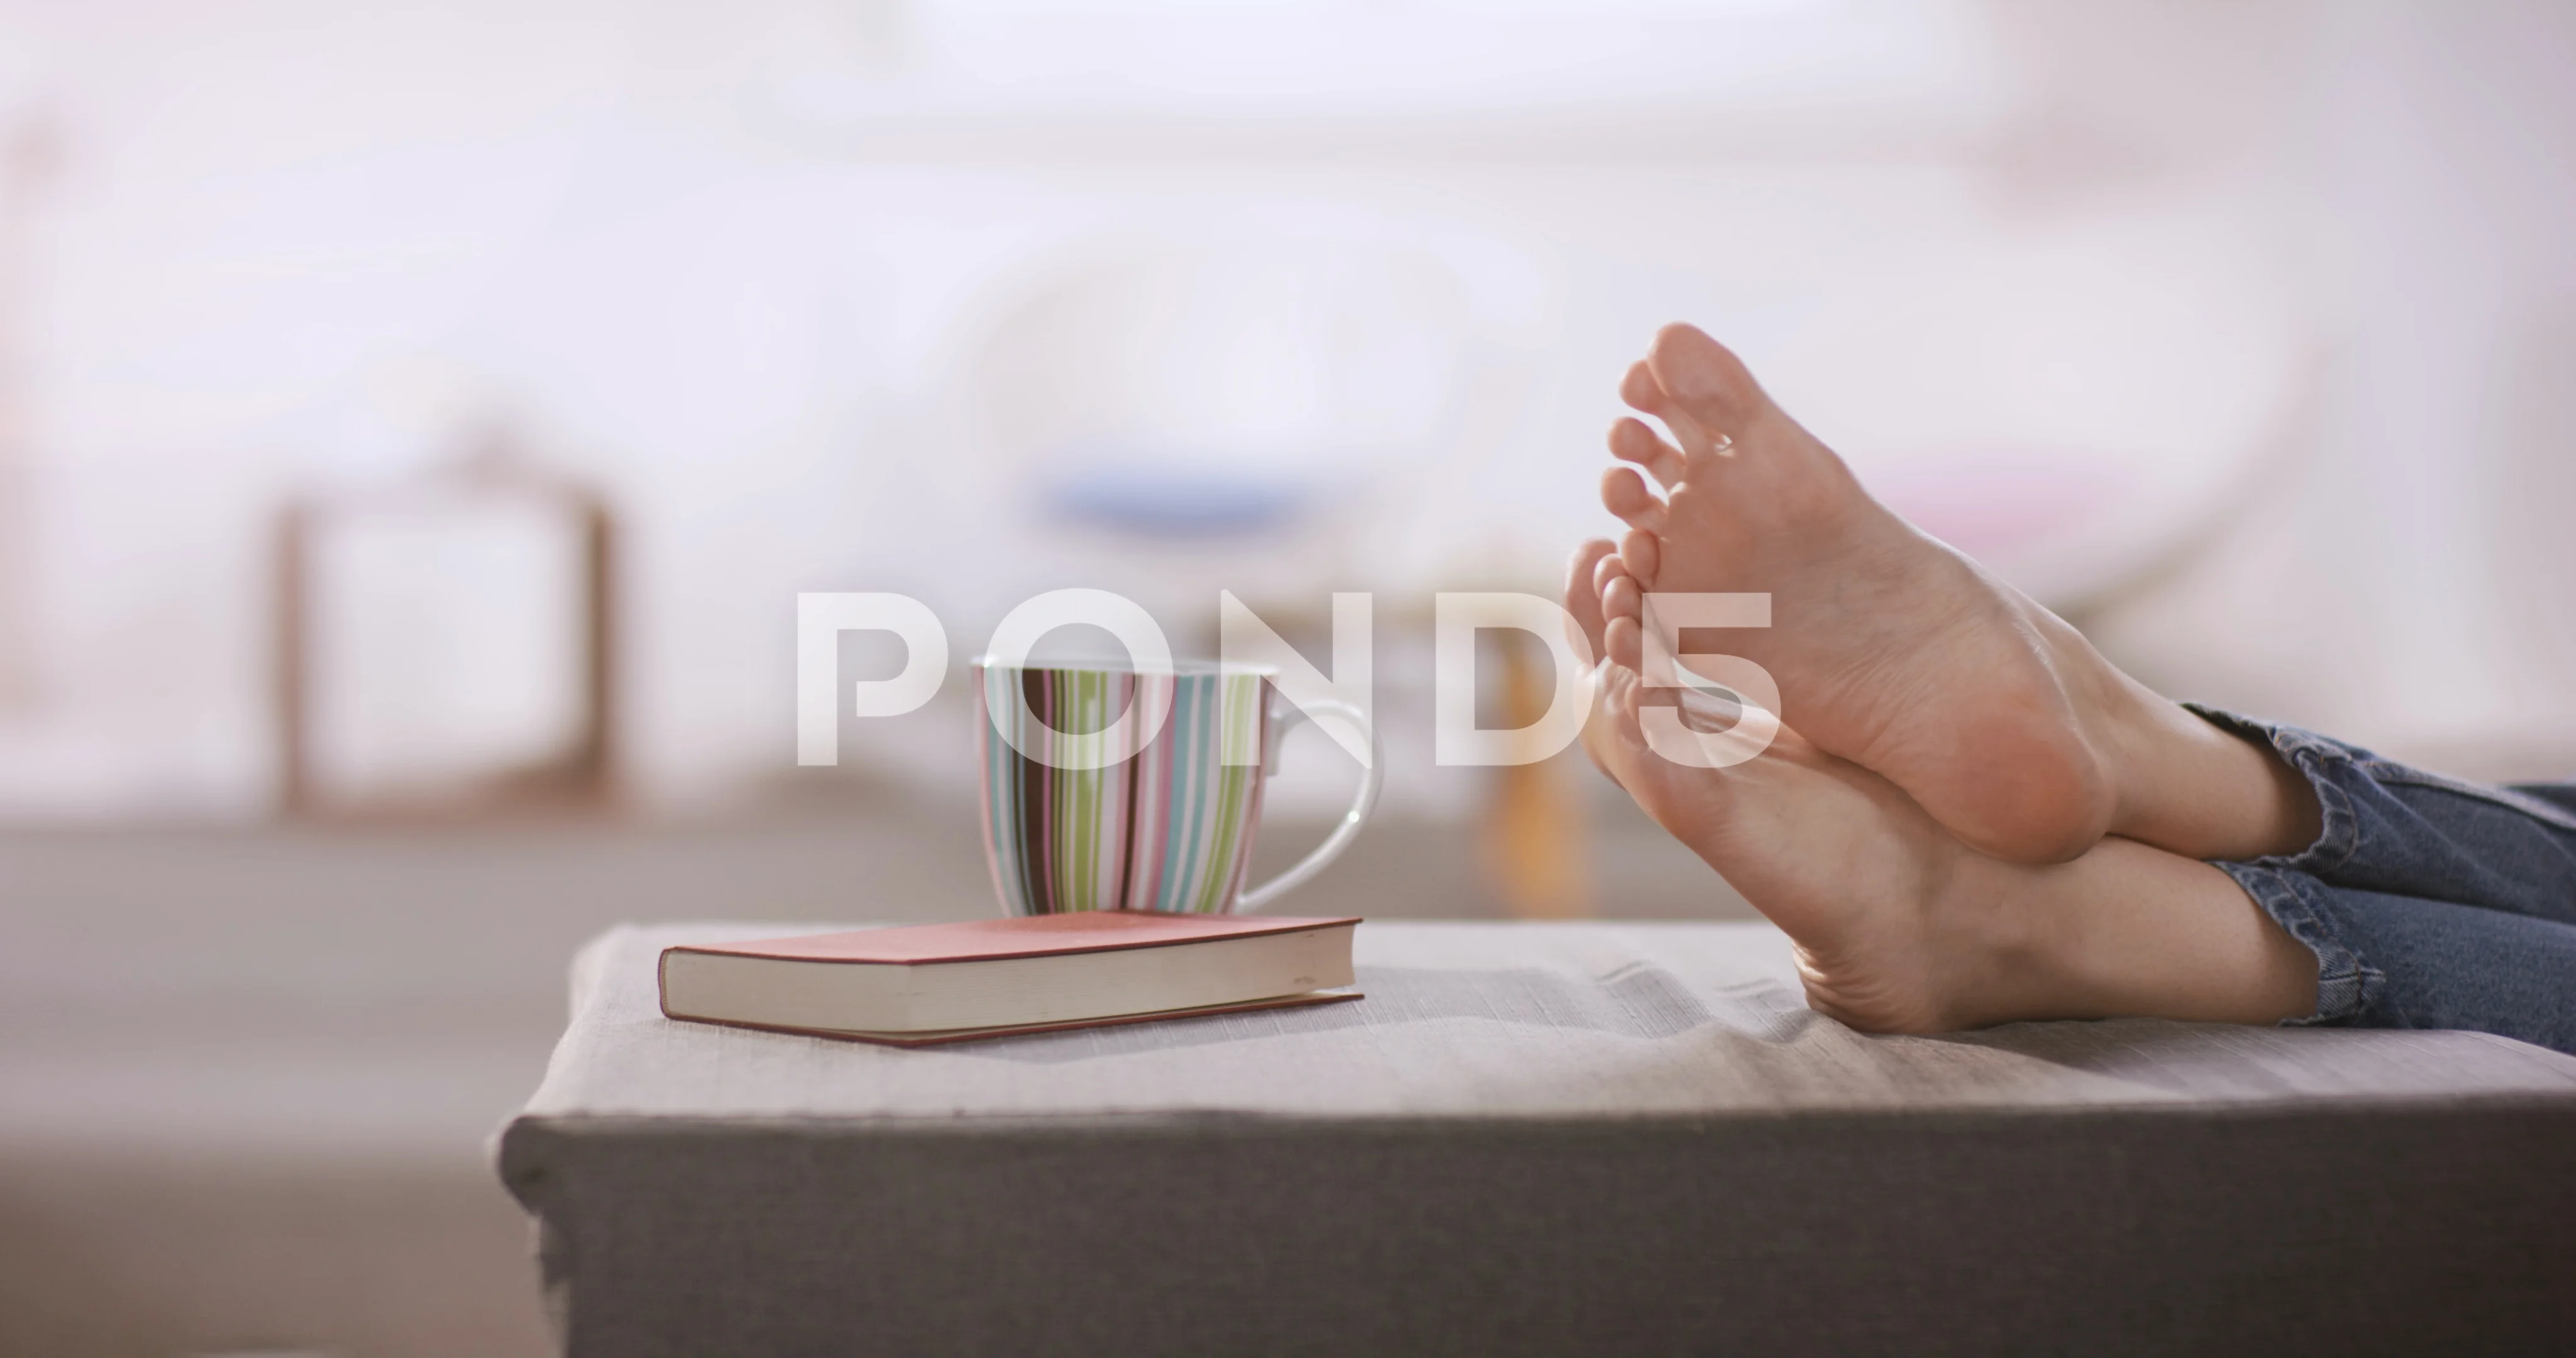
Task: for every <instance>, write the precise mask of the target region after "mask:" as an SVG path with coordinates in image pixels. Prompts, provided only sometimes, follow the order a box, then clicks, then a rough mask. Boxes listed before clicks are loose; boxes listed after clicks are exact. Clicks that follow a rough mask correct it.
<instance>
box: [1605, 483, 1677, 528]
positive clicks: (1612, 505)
mask: <svg viewBox="0 0 2576 1358" xmlns="http://www.w3.org/2000/svg"><path fill="white" fill-rule="evenodd" d="M1601 507H1602V508H1604V509H1607V510H1609V511H1610V512H1611V513H1613V514H1616V515H1618V516H1619V519H1620V521H1621V522H1623V523H1625V524H1627V525H1628V526H1629V527H1630V528H1635V529H1643V530H1644V531H1646V532H1649V533H1652V532H1656V531H1658V530H1660V529H1662V528H1663V526H1664V502H1663V501H1662V500H1660V499H1657V498H1656V497H1655V493H1654V492H1653V491H1651V490H1648V489H1646V482H1645V478H1643V477H1641V476H1639V475H1637V473H1636V469H1634V468H1632V467H1612V468H1611V469H1610V470H1609V471H1607V472H1604V473H1602V476H1601Z"/></svg>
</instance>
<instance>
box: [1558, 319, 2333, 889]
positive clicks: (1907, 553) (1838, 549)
mask: <svg viewBox="0 0 2576 1358" xmlns="http://www.w3.org/2000/svg"><path fill="white" fill-rule="evenodd" d="M1621 395H1622V396H1623V397H1624V398H1625V399H1626V400H1627V402H1628V403H1629V404H1630V405H1631V406H1634V407H1635V408H1636V409H1637V410H1639V411H1641V412H1643V413H1645V414H1648V415H1652V416H1654V417H1656V418H1658V419H1660V420H1662V421H1663V423H1664V425H1665V427H1666V428H1667V429H1669V430H1670V431H1671V432H1672V434H1673V437H1674V438H1675V439H1676V440H1678V443H1679V446H1678V447H1676V446H1675V445H1674V444H1673V443H1668V442H1666V441H1665V440H1664V439H1663V438H1661V437H1659V436H1658V435H1657V434H1656V433H1655V432H1654V430H1653V429H1651V428H1649V427H1648V426H1647V425H1646V424H1645V423H1644V422H1643V421H1640V420H1637V419H1633V418H1630V419H1622V420H1621V421H1620V422H1619V423H1618V424H1617V425H1616V426H1614V427H1613V428H1612V430H1611V433H1610V448H1611V451H1612V452H1613V453H1614V454H1616V455H1617V456H1618V457H1620V458H1621V459H1623V460H1625V461H1628V462H1632V463H1636V464H1638V465H1639V466H1642V467H1644V468H1645V469H1646V470H1647V471H1648V472H1649V473H1650V474H1651V475H1652V476H1653V477H1654V479H1655V480H1656V481H1657V482H1658V483H1660V485H1661V486H1662V487H1663V489H1664V491H1665V494H1664V495H1663V496H1662V497H1660V498H1658V497H1657V496H1656V495H1655V494H1654V492H1652V491H1650V490H1649V489H1648V488H1647V487H1646V485H1645V483H1644V482H1643V481H1642V480H1640V479H1639V477H1638V475H1637V473H1636V472H1635V471H1633V470H1630V469H1629V468H1626V467H1620V468H1614V469H1613V470H1612V471H1611V472H1610V473H1609V474H1608V475H1607V476H1606V477H1605V478H1604V480H1603V482H1602V492H1601V494H1602V501H1603V503H1604V504H1605V505H1607V506H1608V508H1609V509H1610V511H1611V512H1612V513H1614V514H1616V515H1618V516H1619V517H1620V518H1621V519H1623V520H1625V521H1626V522H1627V524H1628V525H1629V527H1630V530H1631V531H1630V532H1629V534H1628V537H1627V540H1626V541H1625V542H1623V543H1622V544H1621V545H1620V548H1619V555H1620V560H1621V562H1622V564H1623V565H1624V566H1625V568H1626V572H1627V573H1628V574H1629V575H1630V576H1632V577H1633V578H1634V580H1635V581H1636V583H1637V586H1638V587H1640V588H1642V589H1644V590H1651V591H1656V592H1666V593H1691V592H1704V591H1745V592H1767V593H1769V594H1770V595H1771V596H1772V618H1773V625H1772V626H1771V627H1770V628H1768V629H1764V630H1748V631H1744V632H1740V633H1732V634H1730V635H1729V636H1728V638H1727V640H1728V642H1729V643H1730V644H1729V646H1728V649H1729V650H1730V651H1732V652H1733V653H1735V654H1739V655H1742V656H1745V657H1746V658H1748V659H1750V660H1752V661H1754V662H1755V663H1757V664H1760V665H1762V666H1763V667H1764V668H1766V669H1768V670H1769V671H1770V672H1771V674H1772V677H1773V678H1774V679H1775V680H1777V681H1778V683H1779V685H1780V690H1781V697H1782V702H1783V703H1784V704H1785V705H1786V706H1787V707H1788V709H1789V710H1788V711H1786V712H1783V713H1781V714H1780V715H1781V716H1782V717H1783V718H1784V719H1786V720H1788V721H1790V722H1792V723H1794V724H1795V725H1796V726H1797V728H1798V729H1799V730H1800V731H1802V732H1803V733H1805V735H1806V736H1807V738H1808V739H1810V740H1812V741H1813V742H1814V743H1815V745H1816V746H1817V748H1819V749H1821V750H1823V751H1825V752H1827V753H1830V754H1833V755H1836V756H1839V757H1841V758H1843V759H1847V760H1850V761H1851V762H1853V763H1856V764H1859V765H1862V766H1864V767H1866V768H1868V769H1870V770H1872V771H1874V772H1876V773H1878V774H1880V775H1881V776H1883V777H1885V778H1886V779H1888V780H1889V781H1890V782H1893V783H1895V784H1896V785H1897V786H1898V787H1900V788H1903V789H1904V790H1905V792H1906V793H1907V794H1908V795H1910V796H1911V797H1913V799H1914V800H1915V801H1916V802H1918V803H1920V804H1921V805H1922V807H1923V809H1924V810H1925V811H1927V812H1929V813H1930V814H1931V816H1932V818H1933V819H1934V820H1936V821H1938V822H1939V823H1940V824H1941V825H1942V826H1943V827H1945V828H1947V829H1948V830H1949V831H1950V832H1951V833H1952V834H1954V835H1956V836H1957V837H1958V838H1959V839H1961V840H1962V841H1964V842H1965V843H1967V844H1968V845H1969V846H1970V847H1972V848H1975V849H1978V850H1980V851H1982V852H1985V853H1989V854H1993V855H1995V856H1998V857H2002V858H2007V859H2012V860H2016V861H2021V862H2033V863H2046V862H2062V861H2065V860H2067V859H2070V858H2073V857H2075V856H2076V855H2077V854H2080V853H2082V852H2083V851H2084V850H2085V849H2086V848H2088V847H2090V846H2091V845H2092V844H2093V843H2094V842H2095V841H2096V840H2098V839H2100V838H2101V837H2102V836H2103V835H2104V834H2105V833H2121V834H2126V835H2130V836H2132V837H2136V838H2142V839H2145V840H2147V841H2148V842H2151V843H2156V844H2158V845H2160V846H2161V847H2166V848H2171V849H2174V850H2175V851H2177V852H2182V853H2188V854H2190V855H2192V856H2194V857H2236V856H2251V854H2252V853H2254V852H2265V851H2273V850H2282V851H2286V850H2287V849H2289V848H2294V847H2296V846H2297V844H2298V843H2299V841H2298V840H2297V839H2296V836H2297V834H2298V832H2299V826H2300V824H2303V823H2305V822H2303V821H2302V820H2301V818H2300V816H2299V814H2298V810H2297V808H2296V807H2295V806H2294V805H2287V804H2285V803H2284V799H2285V798H2286V799H2287V801H2288V802H2295V801H2296V800H2297V799H2298V798H2299V797H2300V796H2302V795H2304V794H2303V791H2302V789H2300V788H2298V787H2294V786H2284V785H2279V784H2278V779H2277V777H2276V774H2275V772H2274V771H2273V770H2271V769H2269V768H2267V765H2268V764H2269V763H2272V762H2276V761H2271V759H2270V756H2269V755H2268V753H2266V752H2261V751H2257V750H2255V749H2253V748H2252V747H2250V746H2246V745H2244V744H2243V742H2241V741H2238V740H2236V739H2234V738H2233V737H2231V736H2228V735H2226V734H2224V733H2221V732H2219V731H2217V730H2216V728H2213V727H2211V726H2209V725H2208V724H2207V723H2205V722H2202V721H2200V720H2199V719H2198V718H2196V717H2193V716H2192V715H2191V714H2189V713H2187V712H2185V711H2183V710H2182V709H2181V708H2179V707H2177V706H2175V705H2174V704H2172V703H2170V702H2166V701H2165V700H2163V699H2161V698H2158V697H2157V696H2156V695H2154V694H2153V693H2150V692H2148V691H2147V690H2146V689H2144V688H2143V687H2141V686H2139V685H2138V684H2136V683H2135V682H2134V681H2132V680H2130V679H2129V678H2128V677H2127V676H2126V675H2123V674H2121V673H2120V672H2119V671H2118V670H2117V669H2115V668H2113V667H2112V666H2111V665H2110V664H2109V662H2107V661H2105V660H2103V659H2102V657H2101V655H2100V654H2099V653H2098V652H2096V651H2095V650H2094V649H2093V647H2092V645H2091V644H2090V643H2089V642H2087V641H2085V639H2084V637H2083V635H2082V634H2081V633H2079V632H2077V631H2076V630H2075V629H2074V628H2072V627H2070V626H2068V625H2067V624H2066V623H2065V622H2064V621H2063V620H2061V619H2059V618H2058V617H2057V616H2056V615H2055V614H2053V613H2050V612H2049V611H2048V610H2047V609H2044V608H2041V607H2040V606H2039V605H2037V604H2035V603H2033V602H2031V601H2030V600H2029V599H2027V598H2024V597H2023V596H2022V595H2021V594H2020V593H2019V592H2017V591H2015V590H2014V589H2012V588H2011V587H2010V586H2008V585H2005V584H2004V583H2003V582H2001V581H1999V580H1997V579H1995V578H1994V577H1993V576H1991V575H1989V574H1987V573H1986V572H1985V571H1984V570H1983V569H1981V568H1980V567H1979V566H1978V565H1977V564H1976V563H1975V562H1973V561H1970V560H1968V559H1967V558H1966V557H1963V556H1961V555H1959V554H1958V553H1957V552H1954V551H1952V550H1951V549H1950V548H1948V547H1946V546H1944V545H1943V544H1941V543H1940V542H1937V541H1935V540H1933V539H1931V538H1929V537H1926V536H1924V535H1923V534H1922V533H1920V532H1917V531H1916V530H1915V529H1914V527H1913V526H1912V525H1910V524H1908V523H1906V522H1905V521H1904V520H1903V519H1901V518H1898V517H1897V516H1896V515H1895V514H1893V513H1891V512H1889V511H1888V510H1887V509H1886V508H1885V507H1884V506H1882V505H1880V504H1879V503H1878V502H1877V501H1876V500H1874V499H1872V498H1871V497H1870V495H1869V493H1868V492H1867V491H1866V490H1864V489H1862V487H1861V485H1860V482H1859V481H1858V480H1857V479H1856V478H1855V477H1854V476H1853V475H1852V473H1851V469H1850V468H1849V467H1847V466H1845V465H1844V464H1843V461H1842V459H1841V458H1839V457H1837V456H1835V455H1834V453H1833V451H1832V450H1831V449H1829V448H1827V447H1825V445H1824V444H1822V443H1820V442H1818V441H1817V440H1816V438H1815V436H1813V435H1811V434H1809V433H1808V432H1807V431H1806V430H1805V429H1802V428H1800V427H1799V426H1798V424H1797V422H1796V421H1794V420H1792V419H1790V418H1789V416H1788V415H1787V414H1786V413H1785V412H1783V411H1782V410H1781V409H1780V408H1779V407H1778V406H1777V405H1775V404H1773V403H1772V401H1771V398H1770V397H1769V396H1767V395H1765V394H1764V392H1763V390H1762V388H1761V387H1760V386H1759V385H1758V384H1757V383H1755V382H1754V380H1753V376H1752V374H1751V373H1749V372H1747V371H1746V370H1745V368H1744V365H1743V364H1742V362H1740V361H1739V360H1738V359H1737V358H1736V357H1735V355H1734V354H1732V353H1730V352H1728V351H1727V350H1726V349H1725V347H1723V346H1721V345H1720V344H1718V343H1717V342H1716V341H1715V340H1713V339H1710V338H1709V337H1708V336H1707V335H1705V334H1703V333H1701V332H1700V331H1698V330H1696V329H1693V328H1691V327H1689V326H1684V325H1674V326H1667V327H1665V328H1664V330H1663V331H1662V332H1661V333H1660V334H1658V335H1657V336H1656V337H1655V343H1654V347H1653V350H1652V351H1651V353H1650V354H1649V355H1648V357H1647V359H1646V361H1645V362H1643V363H1640V364H1637V365H1636V366H1635V367H1633V368H1631V369H1630V370H1629V372H1628V376H1627V380H1626V381H1625V382H1624V383H1623V384H1622V386H1621ZM1614 641H1615V638H1614ZM1622 663H1623V664H1626V665H1628V666H1630V667H1632V668H1633V667H1634V666H1635V665H1636V663H1637V661H1636V657H1635V655H1634V653H1633V651H1631V652H1629V653H1626V654H1623V656H1622ZM2220 783H2223V784H2225V786H2226V787H2228V788H2229V789H2232V793H2231V795H2228V796H2216V795H2215V794H2213V792H2212V788H2213V786H2215V785H2217V784H2220ZM2265 816H2270V817H2271V818H2269V819H2266V818H2263V817H2265ZM2284 818H2286V822H2287V823H2280V822H2282V821H2283V819H2284ZM2239 850H2241V851H2244V852H2242V853H2239V852H2236V851H2239Z"/></svg>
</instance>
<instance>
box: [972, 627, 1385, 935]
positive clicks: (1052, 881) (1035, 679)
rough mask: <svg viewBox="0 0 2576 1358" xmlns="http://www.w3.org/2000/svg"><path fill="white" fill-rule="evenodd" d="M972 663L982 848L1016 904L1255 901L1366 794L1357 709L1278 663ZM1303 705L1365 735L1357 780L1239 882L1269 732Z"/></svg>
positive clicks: (1299, 874) (1337, 847)
mask: <svg viewBox="0 0 2576 1358" xmlns="http://www.w3.org/2000/svg"><path fill="white" fill-rule="evenodd" d="M974 668H975V680H976V683H975V691H976V694H977V699H976V706H977V708H978V715H979V716H980V718H981V720H979V721H978V722H977V723H976V748H977V753H978V754H979V755H980V756H981V757H982V762H983V770H984V773H983V786H984V850H985V856H986V858H987V859H988V860H989V862H990V863H991V865H992V869H993V890H994V892H995V893H996V894H997V895H999V896H1000V897H1001V900H1002V908H1003V909H1005V910H1007V911H1009V912H1011V913H1013V914H1018V915H1052V914H1059V913H1062V912H1066V911H1073V910H1164V911H1176V912H1188V913H1199V914H1209V913H1223V912H1226V911H1230V910H1258V909H1260V908H1261V907H1263V906H1265V905H1268V904H1270V903H1271V902H1272V901H1275V900H1277V899H1279V898H1280V897H1281V896H1284V895H1286V894H1287V893H1288V892H1290V891H1292V890H1294V889H1296V888H1297V887H1299V886H1301V885H1303V884H1304V883H1305V882H1306V881H1307V880H1308V879H1309V878H1312V877H1313V876H1314V875H1315V874H1316V873H1318V872H1321V871H1323V870H1324V866H1325V865H1326V864H1328V863H1330V862H1332V861H1333V860H1334V859H1335V858H1338V857H1340V856H1341V853H1342V850H1343V849H1345V848H1348V847H1349V846H1350V842H1351V840H1352V838H1353V837H1354V836H1356V835H1358V833H1359V829H1360V825H1361V823H1362V822H1364V821H1366V820H1367V819H1368V814H1369V810H1370V808H1371V807H1373V806H1375V805H1376V803H1377V790H1378V779H1379V774H1380V771H1381V769H1380V766H1381V765H1383V764H1384V763H1385V761H1384V760H1383V759H1382V758H1380V757H1379V753H1378V747H1377V736H1376V732H1375V731H1374V730H1373V729H1372V728H1371V727H1370V725H1369V720H1368V715H1367V714H1366V713H1364V712H1362V711H1360V710H1359V709H1358V708H1356V707H1353V706H1351V705H1350V704H1348V703H1343V702H1334V701H1326V702H1318V703H1314V704H1311V705H1310V707H1311V711H1309V710H1301V709H1300V708H1299V707H1297V706H1295V705H1293V704H1290V703H1289V702H1287V701H1286V700H1285V699H1284V698H1282V697H1280V695H1279V693H1278V690H1277V688H1276V686H1275V685H1274V684H1273V683H1272V682H1271V680H1272V677H1273V674H1274V671H1271V670H1267V669H1262V668H1259V667H1254V666H1245V665H1223V666H1220V665H1215V664H1190V663H1183V664H1180V665H1178V666H1176V667H1174V670H1173V672H1171V673H1160V672H1153V671H1139V670H1137V669H1134V668H1132V667H1110V666H1073V665H1044V664H1029V665H1005V664H1001V663H999V662H997V661H994V660H992V659H990V658H989V657H988V658H985V659H980V660H977V661H976V662H975V666H974ZM1309 715H1311V716H1315V717H1327V718H1337V719H1340V720H1343V721H1347V722H1349V723H1350V724H1351V726H1352V727H1353V728H1354V729H1356V730H1359V731H1362V732H1365V733H1367V738H1368V742H1369V761H1368V767H1367V768H1366V769H1364V770H1363V771H1362V773H1361V777H1360V787H1359V794H1358V796H1356V797H1354V798H1353V799H1352V801H1351V808H1350V810H1349V812H1347V813H1346V814H1345V815H1344V816H1343V817H1342V820H1341V823H1340V824H1339V825H1337V826H1335V827H1334V829H1333V832H1332V834H1331V835H1330V836H1328V837H1326V839H1325V840H1324V842H1323V843H1322V844H1320V845H1318V846H1317V847H1316V849H1315V851H1314V852H1313V853H1310V854H1308V855H1306V857H1305V858H1304V859H1302V860H1300V861H1299V862H1298V864H1297V865H1296V866H1295V867H1292V868H1290V869H1288V870H1287V871H1286V872H1283V873H1281V874H1279V875H1278V876H1277V877H1274V878H1272V879H1271V880H1269V881H1267V882H1264V883H1262V884H1261V885H1260V886H1257V887H1253V888H1251V889H1250V890H1246V889H1245V888H1244V876H1245V873H1246V870H1247V869H1248V868H1249V867H1250V865H1251V861H1252V838H1253V833H1254V832H1255V831H1256V830H1257V829H1258V828H1259V827H1260V823H1261V789H1262V781H1263V779H1264V778H1265V777H1266V776H1267V774H1268V773H1269V771H1270V769H1271V767H1272V766H1273V764H1274V762H1275V760H1276V758H1277V755H1278V750H1279V737H1280V736H1281V735H1282V734H1284V733H1285V732H1286V730H1287V729H1288V727H1289V726H1291V725H1293V724H1294V723H1295V722H1296V721H1298V720H1299V719H1301V718H1303V717H1306V716H1309Z"/></svg>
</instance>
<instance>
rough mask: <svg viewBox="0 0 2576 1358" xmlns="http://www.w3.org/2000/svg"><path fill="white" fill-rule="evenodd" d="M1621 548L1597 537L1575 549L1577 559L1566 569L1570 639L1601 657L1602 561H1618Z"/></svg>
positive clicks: (1588, 654) (1590, 652)
mask: <svg viewBox="0 0 2576 1358" xmlns="http://www.w3.org/2000/svg"><path fill="white" fill-rule="evenodd" d="M1618 559H1619V550H1618V549H1617V548H1616V547H1613V546H1611V545H1610V542H1609V540H1608V539H1606V538H1594V539H1593V540H1591V541H1590V542H1587V543H1585V544H1583V545H1582V546H1580V547H1577V548H1575V549H1574V560H1573V561H1572V562H1570V563H1568V564H1567V566H1566V571H1565V613H1566V616H1567V617H1568V618H1570V619H1572V621H1571V622H1570V623H1568V624H1567V626H1568V628H1569V631H1568V639H1569V640H1571V641H1573V642H1574V643H1575V645H1576V649H1577V650H1579V651H1581V652H1582V653H1583V654H1584V655H1586V656H1589V657H1592V658H1594V659H1598V658H1599V657H1600V655H1601V624H1602V621H1603V619H1602V616H1601V586H1600V585H1599V584H1598V583H1597V582H1598V580H1599V579H1600V572H1601V563H1602V562H1605V561H1617V560H1618Z"/></svg>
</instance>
